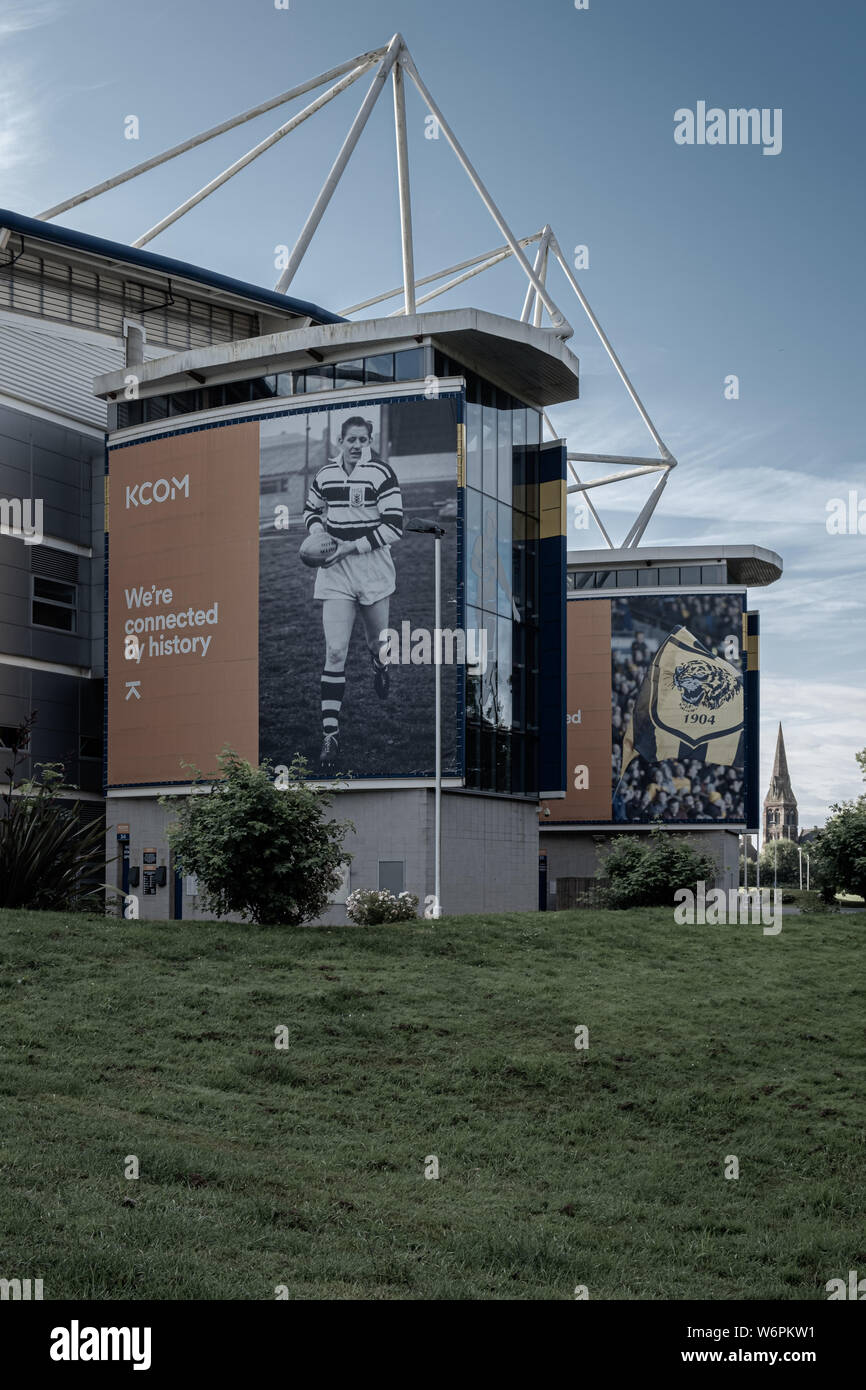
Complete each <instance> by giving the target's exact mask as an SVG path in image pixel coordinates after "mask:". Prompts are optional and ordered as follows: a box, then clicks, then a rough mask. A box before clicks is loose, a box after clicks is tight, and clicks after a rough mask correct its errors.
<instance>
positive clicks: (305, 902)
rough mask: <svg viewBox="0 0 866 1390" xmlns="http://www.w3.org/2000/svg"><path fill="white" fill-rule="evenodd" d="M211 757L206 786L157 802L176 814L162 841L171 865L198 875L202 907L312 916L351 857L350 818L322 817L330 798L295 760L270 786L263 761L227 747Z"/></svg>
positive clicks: (265, 918) (295, 919)
mask: <svg viewBox="0 0 866 1390" xmlns="http://www.w3.org/2000/svg"><path fill="white" fill-rule="evenodd" d="M218 762H219V767H220V774H221V777H220V780H219V781H217V782H214V784H213V786H212V788H211V790H210V791H209V792H207V793H204V794H200V793H199V794H196V793H193V794H192V795H191V796H188V797H186V798H185V799H184V800H183V801H182V802H181V804H180V806H178V800H177V798H176V797H164V798H162V802H161V804H162V805H163V806H167V807H169V808H170V809H171V810H173V811H174V812H175V814H176V816H177V820H176V821H175V823H174V824H173V825H172V826H170V827H169V830H168V842H169V845H170V846H171V848H172V850H173V852H174V854H175V857H176V860H177V865H178V868H179V869H180V870H181V871H182V872H183V873H185V874H195V875H196V876H197V877H198V880H199V893H200V896H201V898H202V902H203V905H204V908H205V911H206V912H212V913H213V914H214V916H216V917H226V916H228V914H229V913H232V912H233V913H237V914H238V915H239V916H241V917H242V918H244V920H247V921H252V922H256V923H258V924H263V923H266V922H267V923H286V924H288V925H289V926H298V925H300V923H301V922H308V921H310V920H312V918H314V917H318V916H319V915H320V914H321V913H322V912H324V910H325V909H326V908H327V907H328V905H329V904H330V902H331V901H332V899H333V896H334V894H335V893H336V891H337V889H338V888H339V887H340V884H341V882H342V878H343V873H342V869H343V865H344V864H347V863H348V862H349V861H350V860H351V857H352V856H351V855H350V854H347V853H346V851H345V850H344V849H343V837H344V835H345V834H346V831H347V830H350V829H352V828H353V827H352V826H351V824H350V822H349V821H333V820H328V819H327V818H326V815H325V812H326V810H327V807H328V806H329V805H330V803H331V800H332V797H331V795H330V794H329V793H328V792H326V791H319V790H315V789H314V788H312V787H310V786H309V785H307V777H308V774H307V768H306V764H305V763H304V762H303V759H301V758H296V759H295V760H294V762H293V763H292V765H291V767H290V768H289V769H288V775H287V776H286V775H285V773H281V774H280V780H279V783H278V784H275V782H274V781H273V778H272V773H271V769H270V767H269V765H268V764H267V763H264V764H262V766H261V767H253V766H252V765H251V764H250V763H248V762H245V761H244V760H243V759H242V758H239V757H238V755H237V754H236V753H233V752H232V751H231V749H224V750H223V752H222V753H221V754H220V756H219V759H218ZM193 771H195V769H193ZM199 779H200V774H198V773H197V774H196V780H199Z"/></svg>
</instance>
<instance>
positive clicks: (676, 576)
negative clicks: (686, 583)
mask: <svg viewBox="0 0 866 1390" xmlns="http://www.w3.org/2000/svg"><path fill="white" fill-rule="evenodd" d="M679 582H680V572H679V569H678V568H677V567H676V566H675V565H663V566H662V568H661V569H660V570H659V583H660V584H663V585H664V587H665V588H666V589H675V588H676V586H677V585H678V584H679Z"/></svg>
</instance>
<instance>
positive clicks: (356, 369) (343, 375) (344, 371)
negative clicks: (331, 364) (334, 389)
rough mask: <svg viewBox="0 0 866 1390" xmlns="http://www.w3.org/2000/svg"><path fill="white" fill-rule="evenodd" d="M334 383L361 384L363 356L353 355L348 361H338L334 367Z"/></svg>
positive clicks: (362, 379) (344, 384)
mask: <svg viewBox="0 0 866 1390" xmlns="http://www.w3.org/2000/svg"><path fill="white" fill-rule="evenodd" d="M334 384H335V385H336V386H363V384H364V359H363V357H355V358H353V359H352V361H350V362H338V363H337V365H336V366H335V368H334Z"/></svg>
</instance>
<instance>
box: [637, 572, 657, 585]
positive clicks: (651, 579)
mask: <svg viewBox="0 0 866 1390" xmlns="http://www.w3.org/2000/svg"><path fill="white" fill-rule="evenodd" d="M637 582H638V588H639V589H652V588H653V586H654V585H657V584H658V582H659V572H658V570H654V569H648V570H638V572H637Z"/></svg>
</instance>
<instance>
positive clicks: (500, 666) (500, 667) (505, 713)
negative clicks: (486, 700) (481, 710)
mask: <svg viewBox="0 0 866 1390" xmlns="http://www.w3.org/2000/svg"><path fill="white" fill-rule="evenodd" d="M513 626H514V625H513V623H512V622H511V621H510V620H509V619H508V618H500V619H499V623H498V625H497V645H496V686H497V694H498V700H497V706H498V708H497V723H498V724H499V726H500V728H502V729H509V730H510V728H511V720H512V712H513V704H512V686H511V682H512V654H511V640H512V639H511V632H512V628H513Z"/></svg>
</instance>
